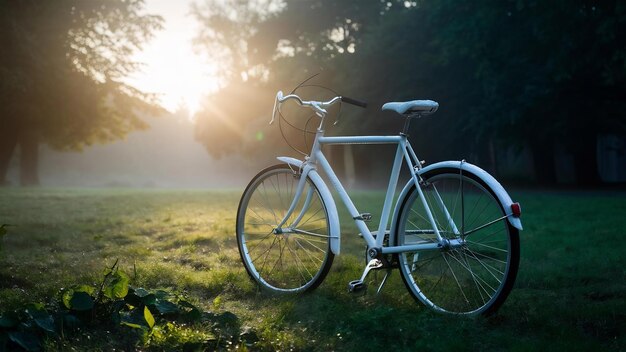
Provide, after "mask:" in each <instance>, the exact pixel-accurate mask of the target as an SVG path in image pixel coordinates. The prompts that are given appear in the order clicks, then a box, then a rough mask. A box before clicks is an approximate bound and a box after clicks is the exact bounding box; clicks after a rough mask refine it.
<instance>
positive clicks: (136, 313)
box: [120, 307, 154, 329]
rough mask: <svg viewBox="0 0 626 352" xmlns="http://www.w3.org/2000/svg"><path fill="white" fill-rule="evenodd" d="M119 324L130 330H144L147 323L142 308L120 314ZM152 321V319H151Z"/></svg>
mask: <svg viewBox="0 0 626 352" xmlns="http://www.w3.org/2000/svg"><path fill="white" fill-rule="evenodd" d="M120 316H121V323H122V324H123V325H126V326H130V327H131V328H136V329H137V328H146V327H147V321H146V318H145V310H144V309H143V307H140V308H136V309H133V310H132V311H130V312H125V313H121V314H120ZM153 319H154V318H153Z"/></svg>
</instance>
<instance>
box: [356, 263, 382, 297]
mask: <svg viewBox="0 0 626 352" xmlns="http://www.w3.org/2000/svg"><path fill="white" fill-rule="evenodd" d="M382 267H383V262H382V261H381V260H380V259H372V260H370V262H369V263H367V265H366V266H365V270H363V275H361V278H360V279H359V280H352V281H350V282H348V292H353V293H354V292H359V291H362V290H363V289H365V287H366V285H365V277H366V276H367V274H369V272H370V270H372V269H380V268H382ZM381 288H382V285H381ZM379 290H380V289H379Z"/></svg>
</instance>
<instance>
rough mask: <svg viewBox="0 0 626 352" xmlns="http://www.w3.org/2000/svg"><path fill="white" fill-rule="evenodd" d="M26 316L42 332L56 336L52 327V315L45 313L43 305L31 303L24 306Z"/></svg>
mask: <svg viewBox="0 0 626 352" xmlns="http://www.w3.org/2000/svg"><path fill="white" fill-rule="evenodd" d="M25 312H26V314H28V316H29V317H30V318H31V319H32V320H33V321H34V322H35V324H37V326H39V327H40V328H42V329H43V330H45V331H47V332H51V333H54V334H56V329H55V327H54V319H53V318H52V315H50V314H49V313H48V311H46V309H45V308H44V306H43V304H41V303H31V304H28V305H26V309H25Z"/></svg>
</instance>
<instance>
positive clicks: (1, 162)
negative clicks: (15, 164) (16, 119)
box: [0, 122, 17, 186]
mask: <svg viewBox="0 0 626 352" xmlns="http://www.w3.org/2000/svg"><path fill="white" fill-rule="evenodd" d="M16 145H17V130H16V129H15V128H13V126H9V125H8V123H6V124H5V123H4V122H3V126H2V129H0V186H3V185H7V184H8V180H7V179H6V177H7V172H8V171H9V165H10V163H11V157H12V156H13V152H14V151H15V146H16Z"/></svg>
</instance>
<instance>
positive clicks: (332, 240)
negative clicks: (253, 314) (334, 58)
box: [236, 92, 522, 315]
mask: <svg viewBox="0 0 626 352" xmlns="http://www.w3.org/2000/svg"><path fill="white" fill-rule="evenodd" d="M288 100H293V101H295V102H296V103H298V104H299V105H301V106H302V107H306V108H309V109H312V110H313V111H314V112H315V114H316V115H317V116H318V117H319V118H320V123H319V126H318V128H317V131H316V134H315V139H314V141H313V144H312V148H311V151H310V153H309V155H307V156H306V157H305V158H304V160H298V159H295V158H290V157H278V158H277V159H278V160H279V161H281V162H282V163H281V164H279V165H275V166H271V167H268V168H266V169H264V170H262V171H261V172H259V173H258V174H257V175H256V176H255V177H254V178H253V179H252V181H251V182H250V183H249V184H248V186H247V187H246V189H245V191H244V193H243V196H242V197H241V201H240V203H239V208H238V211H237V225H236V226H237V227H236V235H237V242H238V246H239V252H240V255H241V259H242V261H243V263H244V265H245V268H246V270H247V272H248V274H249V275H250V277H251V278H252V279H253V280H254V281H256V282H257V283H258V284H259V285H260V286H261V287H263V288H266V289H268V290H270V291H274V292H291V293H297V292H305V291H310V290H312V289H314V288H316V287H317V286H318V285H319V284H320V283H321V282H322V281H323V280H324V278H325V276H326V274H327V273H328V271H329V269H330V266H331V264H332V262H333V258H334V255H338V254H339V252H340V237H341V232H340V225H339V216H338V214H337V208H336V205H335V201H334V200H333V197H332V195H331V192H330V190H329V188H328V187H327V185H326V183H325V182H324V181H323V179H322V177H321V176H320V174H319V171H323V172H324V173H325V175H326V177H327V178H328V180H329V181H330V183H331V185H332V186H333V188H334V189H335V190H336V192H337V194H338V196H339V198H340V199H341V201H342V202H343V203H344V205H345V206H346V208H347V210H348V212H349V214H350V215H351V216H352V218H353V219H354V222H355V224H356V226H357V227H358V229H359V231H361V234H362V237H363V239H364V240H365V242H366V243H367V251H366V256H367V264H366V266H365V269H364V271H363V274H362V276H361V278H360V279H358V280H354V281H351V282H350V283H349V284H348V288H349V290H350V291H359V290H362V289H363V288H364V287H365V284H364V280H365V277H366V276H367V274H368V273H369V272H370V270H378V269H386V270H387V274H386V275H385V277H384V279H383V280H382V282H381V284H380V287H379V288H378V290H379V291H380V289H382V287H383V286H384V284H385V282H386V279H387V277H388V275H389V273H390V272H391V270H392V269H393V268H398V269H399V270H400V274H401V276H402V279H403V281H404V283H405V284H406V287H407V288H408V290H409V292H410V293H411V294H412V295H413V296H414V297H415V298H416V299H418V300H419V301H421V302H422V303H423V304H425V305H426V306H428V307H430V308H432V309H434V310H436V311H439V312H445V313H453V314H467V315H479V314H482V315H488V314H491V313H493V312H495V311H496V310H497V309H498V308H499V307H500V306H501V305H502V303H503V302H504V301H505V299H506V297H507V296H508V294H509V292H510V291H511V288H512V287H513V283H514V281H515V277H516V275H517V270H518V265H519V252H520V248H519V247H520V245H519V230H522V224H521V221H520V215H521V208H520V205H519V203H514V202H513V201H512V200H511V198H510V197H509V195H508V194H507V192H506V191H505V190H504V188H503V187H502V186H501V185H500V183H498V181H496V180H495V179H494V178H493V177H492V176H491V175H489V174H488V173H487V172H485V171H483V170H482V169H480V168H479V167H477V166H474V165H472V164H469V163H467V162H465V161H444V162H439V163H435V164H432V165H428V166H423V165H422V162H420V159H418V157H417V156H416V154H415V152H414V151H413V148H411V144H410V143H409V141H408V140H407V131H408V127H409V124H410V122H411V120H412V119H413V118H418V117H423V116H426V115H430V114H432V113H434V112H435V111H436V110H437V108H438V106H439V105H438V104H437V103H436V102H434V101H431V100H414V101H408V102H393V103H387V104H384V105H383V107H382V109H383V110H391V111H394V112H397V113H398V114H399V115H401V116H403V117H405V119H406V120H405V124H404V130H403V132H401V133H400V134H399V135H397V136H333V137H326V136H324V129H323V126H324V118H325V117H326V116H327V114H328V112H327V109H328V107H330V106H331V105H333V104H337V103H339V102H345V103H348V104H352V105H356V106H361V107H365V105H366V104H365V103H362V102H359V101H357V100H354V99H350V98H346V97H342V96H337V97H335V98H333V99H331V100H328V101H305V100H303V99H301V98H300V97H299V96H297V95H295V94H289V95H286V96H283V93H282V92H278V94H277V96H276V102H275V105H274V116H273V118H272V122H273V121H274V119H275V118H276V113H277V112H280V107H281V104H282V103H284V102H285V101H288ZM270 123H271V122H270ZM325 144H396V145H397V149H396V153H395V159H394V163H393V166H392V169H391V177H390V180H389V185H388V187H387V194H386V197H385V201H384V204H383V209H382V212H381V217H380V222H379V226H378V229H377V231H371V230H370V229H369V228H368V226H367V223H368V222H369V221H370V220H371V218H372V216H371V215H370V214H369V213H362V212H359V211H358V210H357V209H356V207H355V205H354V203H353V202H352V200H351V199H350V196H349V195H348V194H347V193H346V190H345V189H344V187H343V186H342V184H341V182H340V181H339V179H338V178H337V176H336V175H335V172H334V171H333V169H332V167H331V166H330V165H329V163H328V161H327V159H326V157H325V156H324V154H323V153H322V150H321V146H322V145H325ZM403 160H404V163H405V164H406V165H407V166H408V168H409V171H410V173H411V179H410V181H409V182H408V183H407V184H406V185H405V186H404V188H403V189H402V191H401V193H400V195H399V197H398V200H397V202H396V204H395V206H393V207H392V205H393V204H392V203H393V198H394V193H396V186H397V182H398V177H399V173H400V169H401V167H402V164H403ZM392 210H393V211H392ZM389 219H391V221H389Z"/></svg>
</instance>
